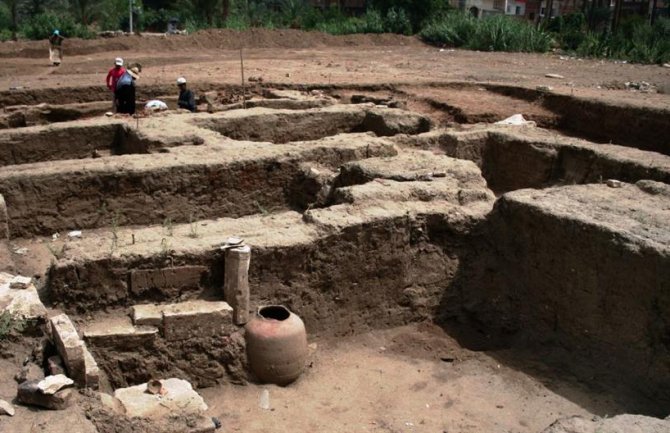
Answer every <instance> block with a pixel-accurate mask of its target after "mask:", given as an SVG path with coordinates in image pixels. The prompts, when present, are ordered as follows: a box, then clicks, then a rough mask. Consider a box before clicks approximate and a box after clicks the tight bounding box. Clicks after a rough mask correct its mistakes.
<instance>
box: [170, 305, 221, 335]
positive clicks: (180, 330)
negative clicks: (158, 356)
mask: <svg viewBox="0 0 670 433" xmlns="http://www.w3.org/2000/svg"><path fill="white" fill-rule="evenodd" d="M232 315H233V309H232V308H231V306H230V305H228V304H227V303H226V302H207V301H188V302H182V303H180V304H173V305H170V306H168V307H166V309H165V310H164V311H163V336H164V337H165V339H166V340H168V341H179V340H186V339H189V338H199V337H210V336H215V335H228V334H230V333H231V332H232V330H233V324H232V323H233V322H232V320H233V319H232Z"/></svg>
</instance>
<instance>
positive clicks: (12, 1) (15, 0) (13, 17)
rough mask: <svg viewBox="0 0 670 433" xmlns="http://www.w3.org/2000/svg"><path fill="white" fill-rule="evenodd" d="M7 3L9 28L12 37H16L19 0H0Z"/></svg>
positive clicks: (14, 38) (20, 2) (20, 3)
mask: <svg viewBox="0 0 670 433" xmlns="http://www.w3.org/2000/svg"><path fill="white" fill-rule="evenodd" d="M2 1H3V2H4V3H5V5H7V10H8V11H9V19H10V25H9V30H10V31H11V32H12V39H13V40H16V39H17V31H18V29H19V9H20V8H21V6H22V1H21V0H2Z"/></svg>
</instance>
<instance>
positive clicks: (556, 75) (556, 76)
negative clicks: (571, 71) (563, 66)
mask: <svg viewBox="0 0 670 433" xmlns="http://www.w3.org/2000/svg"><path fill="white" fill-rule="evenodd" d="M544 76H545V77H547V78H556V79H563V78H565V77H564V76H563V75H561V74H544Z"/></svg>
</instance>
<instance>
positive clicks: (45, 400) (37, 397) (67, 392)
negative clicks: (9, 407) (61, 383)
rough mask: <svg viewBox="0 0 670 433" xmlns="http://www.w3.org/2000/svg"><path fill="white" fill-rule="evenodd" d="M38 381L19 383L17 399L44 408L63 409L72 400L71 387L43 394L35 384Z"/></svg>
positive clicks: (72, 392)
mask: <svg viewBox="0 0 670 433" xmlns="http://www.w3.org/2000/svg"><path fill="white" fill-rule="evenodd" d="M38 383H39V382H38V381H27V382H23V383H22V384H21V385H19V388H18V393H17V396H16V398H17V400H18V401H20V402H21V403H24V404H28V405H31V406H40V407H44V408H46V409H53V410H64V409H66V408H67V407H69V406H70V405H71V404H72V402H73V401H74V396H75V393H74V390H73V389H72V388H66V389H61V390H60V391H58V392H56V393H55V394H44V393H42V392H41V391H40V389H39V387H38V386H37V384H38Z"/></svg>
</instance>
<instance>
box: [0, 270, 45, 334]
mask: <svg viewBox="0 0 670 433" xmlns="http://www.w3.org/2000/svg"><path fill="white" fill-rule="evenodd" d="M23 278H24V277H21V278H19V279H17V277H16V276H15V275H12V274H8V273H6V272H0V312H1V311H8V312H9V313H10V314H12V315H13V316H15V317H17V318H20V319H25V320H28V321H30V322H33V323H34V322H40V321H42V320H44V319H45V318H46V315H47V309H46V307H45V306H44V304H42V301H41V300H40V297H39V295H38V294H37V289H36V288H35V285H34V284H32V283H29V284H27V285H22V284H20V283H21V282H25V280H24V279H23ZM12 283H13V284H14V288H13V287H12ZM17 283H18V284H17ZM18 287H21V288H18Z"/></svg>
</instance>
